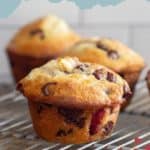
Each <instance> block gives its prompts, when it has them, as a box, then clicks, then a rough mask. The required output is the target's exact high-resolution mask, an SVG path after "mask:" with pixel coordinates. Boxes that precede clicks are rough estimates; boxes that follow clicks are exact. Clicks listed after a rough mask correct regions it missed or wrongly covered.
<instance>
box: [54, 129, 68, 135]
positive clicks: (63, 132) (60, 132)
mask: <svg viewBox="0 0 150 150" xmlns="http://www.w3.org/2000/svg"><path fill="white" fill-rule="evenodd" d="M66 135H67V134H66V132H65V130H62V129H60V130H58V132H57V133H56V136H66Z"/></svg>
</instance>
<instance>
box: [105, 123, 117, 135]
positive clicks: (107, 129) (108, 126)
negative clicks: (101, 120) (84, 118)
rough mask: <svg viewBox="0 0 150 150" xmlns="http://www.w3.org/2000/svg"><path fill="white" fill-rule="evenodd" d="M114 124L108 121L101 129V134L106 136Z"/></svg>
mask: <svg viewBox="0 0 150 150" xmlns="http://www.w3.org/2000/svg"><path fill="white" fill-rule="evenodd" d="M113 126H114V123H113V122H112V121H108V122H107V124H106V125H105V126H104V127H103V129H104V131H103V133H104V134H105V135H108V134H109V133H110V132H111V131H112V129H113Z"/></svg>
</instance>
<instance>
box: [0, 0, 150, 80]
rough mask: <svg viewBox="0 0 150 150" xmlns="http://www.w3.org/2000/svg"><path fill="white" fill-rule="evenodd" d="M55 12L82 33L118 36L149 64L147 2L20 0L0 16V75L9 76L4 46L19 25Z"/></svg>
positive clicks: (148, 16) (149, 12)
mask: <svg viewBox="0 0 150 150" xmlns="http://www.w3.org/2000/svg"><path fill="white" fill-rule="evenodd" d="M49 13H52V14H56V15H58V16H60V17H62V18H64V19H65V20H66V21H68V23H69V24H71V25H72V27H73V28H74V29H75V30H76V31H77V32H79V33H80V34H82V35H86V36H87V35H88V36H94V35H96V36H105V37H112V38H116V39H119V40H121V41H122V42H124V43H125V44H128V46H129V47H131V48H133V49H134V50H135V51H137V52H139V53H140V54H141V55H142V56H143V57H144V58H145V61H146V63H147V65H148V64H150V52H149V51H150V2H147V1H146V0H126V1H124V2H122V3H120V4H119V5H117V6H115V7H112V6H108V7H101V6H95V7H94V8H92V9H89V10H80V9H79V8H78V7H77V6H76V5H75V4H74V3H72V2H68V1H65V0H64V1H63V2H61V3H59V4H53V3H50V2H48V1H47V0H29V1H23V2H22V4H21V5H20V6H19V7H18V8H17V10H16V11H15V12H14V13H13V14H12V15H11V16H9V17H8V18H5V19H0V76H6V77H7V76H10V71H9V67H8V64H7V58H6V56H5V46H6V44H7V42H8V41H9V40H10V38H11V37H12V35H13V34H14V33H15V32H16V31H17V30H18V28H19V27H21V26H22V25H24V24H25V23H28V22H29V21H31V20H33V19H36V18H38V17H39V16H43V15H46V14H49Z"/></svg>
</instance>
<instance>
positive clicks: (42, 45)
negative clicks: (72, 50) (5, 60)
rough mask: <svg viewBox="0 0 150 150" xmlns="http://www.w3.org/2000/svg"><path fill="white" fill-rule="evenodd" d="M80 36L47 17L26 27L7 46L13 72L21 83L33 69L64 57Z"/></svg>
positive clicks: (54, 18)
mask: <svg viewBox="0 0 150 150" xmlns="http://www.w3.org/2000/svg"><path fill="white" fill-rule="evenodd" d="M78 40H79V36H78V35H77V34H76V33H74V32H73V31H72V29H70V27H69V26H68V25H67V24H66V23H65V22H64V21H63V20H61V19H60V18H58V17H56V16H51V15H49V16H46V17H43V18H40V19H38V20H36V21H34V22H32V23H30V24H27V25H25V26H24V27H23V28H21V29H20V30H19V32H18V33H16V35H15V36H14V37H13V38H12V40H11V41H10V42H9V44H8V46H7V51H6V52H7V55H8V57H9V61H10V65H11V69H12V72H13V75H14V78H15V80H16V82H17V81H19V80H20V79H22V78H23V77H24V76H25V75H27V74H28V73H29V72H30V71H31V69H33V68H35V67H39V66H41V65H43V64H44V63H46V62H47V61H49V60H50V59H55V58H56V57H58V56H59V55H61V54H62V53H63V52H64V50H65V49H66V48H68V47H70V46H71V45H72V44H74V43H75V42H77V41H78Z"/></svg>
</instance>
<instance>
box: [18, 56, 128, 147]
mask: <svg viewBox="0 0 150 150" xmlns="http://www.w3.org/2000/svg"><path fill="white" fill-rule="evenodd" d="M17 88H18V90H20V91H21V92H22V93H23V94H24V96H25V97H27V98H28V104H29V108H30V113H31V117H32V122H33V126H34V129H35V131H36V132H37V134H38V135H39V136H40V137H42V138H44V139H46V140H48V141H53V142H61V143H68V144H69V143H76V144H79V143H87V142H90V141H93V140H102V139H105V138H106V137H108V136H109V135H110V134H111V132H112V129H113V127H114V126H115V124H116V121H117V118H118V114H119V110H120V105H121V104H122V103H123V101H125V100H126V96H128V94H130V88H129V86H128V84H127V82H126V81H125V80H123V79H122V78H121V77H120V76H119V75H117V74H116V73H114V72H113V71H111V70H109V69H107V68H105V67H103V66H101V65H98V64H91V63H82V62H80V61H79V60H78V59H77V58H71V57H65V58H59V59H56V60H51V61H50V62H48V63H47V64H45V65H43V66H41V67H40V68H36V69H33V70H32V71H31V72H30V73H29V75H28V76H26V77H25V78H24V79H22V80H21V81H20V82H19V83H18V86H17Z"/></svg>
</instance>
